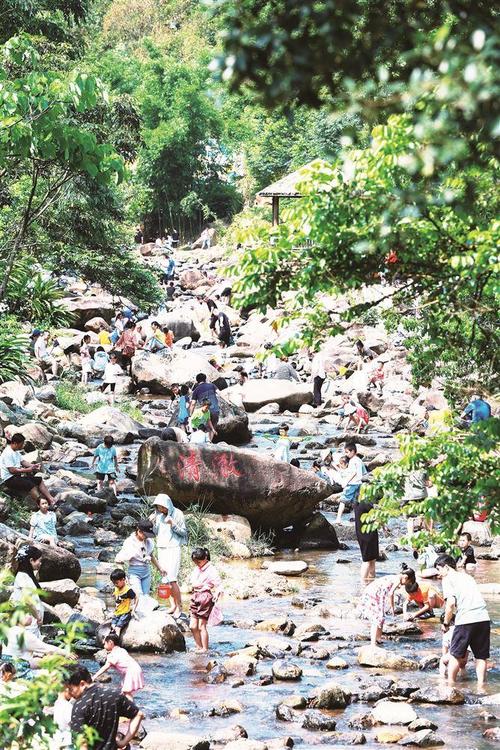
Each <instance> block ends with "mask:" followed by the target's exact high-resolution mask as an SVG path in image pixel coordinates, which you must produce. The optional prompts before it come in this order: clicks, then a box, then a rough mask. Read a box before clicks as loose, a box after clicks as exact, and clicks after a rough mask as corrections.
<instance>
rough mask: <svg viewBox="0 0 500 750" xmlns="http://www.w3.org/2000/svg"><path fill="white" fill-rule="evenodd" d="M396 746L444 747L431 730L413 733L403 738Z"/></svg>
mask: <svg viewBox="0 0 500 750" xmlns="http://www.w3.org/2000/svg"><path fill="white" fill-rule="evenodd" d="M398 744H399V745H403V746H405V747H406V746H414V747H434V746H435V745H444V742H443V740H442V739H441V737H438V735H437V734H435V733H434V732H433V731H432V729H422V730H421V731H420V732H414V733H412V734H408V735H407V736H406V737H403V739H402V740H400V741H399V743H398Z"/></svg>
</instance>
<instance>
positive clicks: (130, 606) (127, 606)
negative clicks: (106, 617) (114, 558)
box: [110, 568, 138, 636]
mask: <svg viewBox="0 0 500 750" xmlns="http://www.w3.org/2000/svg"><path fill="white" fill-rule="evenodd" d="M110 578H111V581H112V583H114V586H115V588H114V590H113V596H114V598H115V611H114V614H113V617H112V618H111V631H110V632H111V633H116V635H118V636H119V635H120V633H121V632H122V630H123V628H125V627H126V626H127V625H128V624H129V622H130V620H131V619H132V615H133V614H134V611H135V608H136V606H137V601H138V598H137V595H136V593H135V591H134V590H133V588H132V586H130V584H129V583H128V582H127V576H126V574H125V571H124V570H121V569H120V568H116V569H115V570H113V572H112V573H111V575H110Z"/></svg>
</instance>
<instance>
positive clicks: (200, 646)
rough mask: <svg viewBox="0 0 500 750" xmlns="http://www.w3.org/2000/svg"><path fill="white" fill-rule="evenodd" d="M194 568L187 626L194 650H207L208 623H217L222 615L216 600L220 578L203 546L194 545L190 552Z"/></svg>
mask: <svg viewBox="0 0 500 750" xmlns="http://www.w3.org/2000/svg"><path fill="white" fill-rule="evenodd" d="M191 560H192V561H193V562H194V565H195V568H194V570H193V572H192V574H191V585H192V587H193V593H192V595H191V603H190V605H189V612H190V614H191V620H190V622H189V627H190V628H191V632H192V634H193V638H194V641H195V643H196V648H195V651H197V652H198V653H206V652H207V651H208V628H207V626H208V625H218V624H219V623H220V622H222V615H221V612H220V610H219V608H218V607H217V608H216V604H217V602H218V601H219V600H220V598H221V596H222V588H221V579H220V576H219V573H218V571H217V569H216V568H215V567H214V566H213V565H212V563H211V562H210V552H209V551H208V549H206V548H205V547H196V548H195V549H194V550H193V552H192V553H191Z"/></svg>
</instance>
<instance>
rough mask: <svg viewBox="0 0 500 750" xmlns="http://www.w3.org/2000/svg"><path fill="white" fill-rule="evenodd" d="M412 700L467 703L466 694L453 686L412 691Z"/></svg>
mask: <svg viewBox="0 0 500 750" xmlns="http://www.w3.org/2000/svg"><path fill="white" fill-rule="evenodd" d="M411 700H412V701H415V702H416V703H435V704H438V705H439V704H445V705H460V704H462V703H465V696H464V694H463V693H462V692H461V691H460V690H457V689H456V688H452V687H445V686H442V687H427V688H425V689H422V690H417V691H416V692H415V693H412V695H411Z"/></svg>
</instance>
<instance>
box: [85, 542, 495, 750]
mask: <svg viewBox="0 0 500 750" xmlns="http://www.w3.org/2000/svg"><path fill="white" fill-rule="evenodd" d="M350 546H351V549H350V550H348V551H342V552H306V553H300V555H296V554H294V553H283V554H282V555H280V556H279V557H280V558H282V559H299V557H300V559H302V560H306V562H307V563H308V564H309V570H308V571H307V573H306V574H305V575H304V576H302V577H301V578H300V579H297V587H298V593H297V594H291V595H289V596H286V597H279V598H277V597H268V598H265V599H249V600H245V601H227V602H225V604H224V612H225V617H226V619H227V620H229V621H231V620H244V619H266V618H268V617H273V616H281V615H283V614H286V615H287V616H289V617H290V619H292V620H293V621H294V622H295V623H296V624H297V625H299V624H300V623H301V621H303V620H304V618H305V617H307V610H304V609H299V608H297V607H295V606H293V605H292V604H291V600H292V598H293V597H297V596H298V597H300V598H303V599H311V598H318V599H320V600H321V603H322V604H323V605H325V606H327V607H329V608H330V609H332V608H333V609H334V608H335V606H336V605H341V604H342V603H344V604H345V603H348V602H350V601H352V600H353V599H354V600H355V599H357V597H358V594H359V592H360V590H361V584H360V583H359V580H358V561H357V555H358V552H357V550H356V549H355V545H354V544H351V545H350ZM339 557H341V558H342V559H351V560H352V562H351V563H350V564H345V563H344V564H340V563H336V562H335V561H336V559H337V558H339ZM406 558H407V554H405V553H404V552H397V553H392V554H391V555H390V560H388V561H386V562H384V563H381V564H379V565H378V566H377V572H378V573H379V574H385V573H393V572H396V571H397V570H398V569H399V564H400V562H401V561H402V560H403V559H406ZM235 564H236V563H235ZM237 564H238V565H240V566H243V567H244V566H245V565H250V566H252V567H255V566H259V565H260V561H258V560H251V561H248V562H247V563H244V562H243V563H242V562H238V563H237ZM86 567H87V570H88V572H87V575H86V576H85V578H86V580H85V583H86V584H87V585H88V584H90V583H91V582H92V583H94V584H95V583H96V579H95V577H94V576H93V575H92V572H91V571H92V567H93V565H87V566H86ZM499 573H500V563H497V562H489V561H481V562H480V563H479V566H478V571H477V580H478V581H480V582H483V581H484V582H491V581H497V580H499ZM103 582H104V581H103ZM488 605H489V610H490V614H491V616H492V619H493V620H494V630H496V633H495V634H494V636H493V647H494V650H493V652H492V657H493V660H494V661H496V662H498V659H499V637H498V636H499V632H498V624H499V620H500V602H499V598H498V597H489V598H488ZM336 622H337V623H338V622H339V621H338V620H337V621H336ZM365 625H366V628H364V630H365V632H366V633H367V632H368V623H366V624H365ZM421 626H422V629H423V631H424V633H423V635H422V636H420V637H416V638H401V640H399V641H388V642H386V646H385V647H386V648H387V649H388V650H390V651H394V652H397V653H399V654H401V653H403V654H404V655H406V656H408V657H410V658H415V659H419V658H421V657H423V656H426V655H430V654H439V652H440V648H441V637H440V633H439V626H438V622H437V620H431V621H428V622H424V623H421ZM325 627H327V629H328V623H327V622H325ZM352 634H353V629H352V628H351V626H350V624H349V621H343V622H342V623H341V627H340V630H333V629H332V631H331V636H330V637H329V638H328V639H327V640H325V641H319V643H318V645H319V646H324V647H325V648H327V649H328V650H330V651H331V652H332V655H336V653H334V650H335V649H336V648H337V647H339V649H340V650H339V651H338V655H339V656H341V657H342V658H343V659H345V660H346V661H347V662H348V664H349V668H348V669H347V670H342V671H333V670H328V669H327V668H326V662H322V661H314V660H311V659H308V658H306V657H305V655H304V654H302V655H301V656H298V657H295V656H294V657H288V658H289V659H290V660H291V661H293V662H294V663H296V664H298V665H300V666H301V667H302V669H303V677H302V679H301V680H300V682H293V683H286V682H277V683H273V684H270V685H267V686H261V685H258V684H257V683H258V682H259V681H260V680H261V679H262V677H264V676H266V675H270V674H271V666H272V660H271V659H265V660H261V661H259V662H258V667H257V674H256V675H254V676H252V677H247V678H244V680H245V682H244V684H243V685H242V686H240V687H237V688H232V687H231V685H232V684H233V683H234V682H235V681H236V680H237V679H238V678H236V677H229V678H228V679H227V681H226V682H225V683H223V684H216V685H208V684H206V683H205V682H204V677H205V675H206V666H207V663H208V662H209V661H214V660H215V661H218V662H221V661H223V659H224V657H225V656H226V655H227V654H228V653H229V652H231V651H233V650H235V649H238V648H241V647H243V646H245V645H247V644H249V643H251V642H254V641H255V640H256V639H257V638H261V637H266V638H271V639H272V638H273V634H271V633H261V632H258V631H255V630H244V629H240V628H235V627H232V626H231V625H222V626H219V627H217V628H212V629H211V632H210V638H211V647H212V650H211V653H210V654H209V655H208V656H205V655H197V654H194V653H193V652H188V653H186V654H170V655H166V656H159V655H137V656H136V658H137V659H138V661H139V662H140V663H141V665H142V667H143V669H144V673H145V679H146V687H145V688H144V690H143V691H141V692H140V693H139V694H138V695H137V698H136V699H137V702H138V704H139V705H140V706H141V707H143V708H144V709H145V710H146V713H147V714H148V716H149V717H150V718H149V719H148V720H147V722H146V726H147V728H149V729H153V728H158V729H164V730H167V731H172V732H186V733H192V734H197V735H200V736H210V735H212V734H214V733H215V732H217V731H218V730H220V729H222V728H229V727H231V726H234V725H235V724H241V725H242V726H244V727H245V728H246V730H247V731H248V734H249V736H250V737H251V738H253V739H269V738H271V737H282V736H291V737H293V739H294V740H295V742H296V744H300V746H301V747H303V748H310V747H313V746H315V745H318V744H328V743H329V736H331V735H330V733H328V732H309V731H307V730H304V729H302V728H301V727H300V724H297V723H293V724H292V723H284V722H281V721H278V720H277V719H276V717H275V707H276V706H277V705H278V703H280V702H281V701H282V700H283V698H285V697H286V696H288V695H297V694H300V695H304V696H307V695H308V693H309V692H310V691H311V690H312V689H313V688H314V687H316V686H317V685H320V684H322V683H324V682H326V681H327V680H333V681H335V682H338V683H340V685H342V686H344V687H345V688H348V689H352V690H358V689H359V687H360V685H361V684H366V685H368V684H370V683H372V682H375V681H376V679H377V677H375V676H373V675H375V674H376V675H379V676H380V677H392V678H393V679H403V680H405V679H408V680H409V681H411V682H415V681H416V682H418V683H419V684H420V685H421V686H423V687H424V686H426V685H429V686H434V685H436V684H437V683H438V679H439V678H438V677H437V673H436V672H435V671H433V672H405V673H399V674H394V673H392V672H388V671H385V670H378V669H377V670H371V669H370V670H368V669H364V668H361V667H359V666H358V665H357V663H356V650H357V647H356V648H350V647H349V638H350V637H351V636H352ZM276 637H279V638H280V639H281V638H283V636H281V635H279V636H276ZM343 639H347V641H345V640H343ZM186 641H187V646H188V649H189V648H191V647H192V639H191V638H190V636H187V637H186ZM290 642H291V643H295V642H296V641H295V640H294V639H293V638H292V639H290ZM92 667H93V668H94V669H95V665H92ZM113 680H114V681H115V682H117V678H116V677H113ZM462 689H464V690H465V691H466V692H467V693H471V694H473V693H474V690H475V683H474V671H473V668H472V667H471V666H470V665H469V667H468V673H467V682H464V683H462ZM499 690H500V670H499V669H498V668H497V667H494V668H493V669H492V670H491V671H490V673H489V682H488V686H487V692H488V693H494V692H498V691H499ZM224 699H236V700H238V701H239V702H240V703H241V704H242V705H243V707H244V710H243V712H242V713H240V714H234V715H232V716H229V717H225V718H221V717H210V716H208V712H209V710H210V708H211V707H212V706H213V705H214V704H216V703H218V702H219V701H222V700H224ZM372 705H373V704H363V703H353V704H352V705H351V706H348V707H347V708H346V709H345V710H339V711H332V712H325V713H328V714H331V715H333V716H336V718H337V721H338V724H337V731H353V730H350V729H349V727H348V726H347V722H348V720H349V718H350V717H352V716H353V715H354V714H358V713H368V712H369V711H370V709H371V707H372ZM414 707H415V710H416V712H417V714H418V716H419V717H423V718H429V719H431V720H433V721H435V723H436V724H438V727H439V729H438V731H437V733H438V734H439V736H441V737H442V738H443V739H444V741H445V743H446V747H451V746H456V747H466V748H468V747H470V748H472V747H474V748H478V750H486V748H488V747H491V744H490V743H489V742H488V741H486V740H484V739H483V738H482V737H481V734H482V732H483V731H484V729H485V728H487V727H488V726H492V725H493V726H494V725H495V724H494V723H493V724H491V723H490V724H486V723H485V721H484V720H483V719H481V716H480V714H481V712H484V711H485V710H488V707H486V706H481V705H465V706H458V707H454V706H442V707H439V706H425V705H415V706H414ZM173 709H182V710H183V711H186V712H187V714H186V715H184V716H181V717H180V718H170V716H169V715H170V712H171V711H172V710H173ZM492 712H493V713H494V707H492ZM365 735H366V737H367V745H366V747H368V748H371V747H379V745H376V744H375V743H374V736H373V730H367V731H366V732H365ZM336 746H337V747H342V746H344V745H336Z"/></svg>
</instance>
